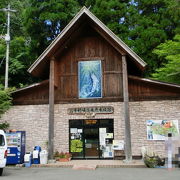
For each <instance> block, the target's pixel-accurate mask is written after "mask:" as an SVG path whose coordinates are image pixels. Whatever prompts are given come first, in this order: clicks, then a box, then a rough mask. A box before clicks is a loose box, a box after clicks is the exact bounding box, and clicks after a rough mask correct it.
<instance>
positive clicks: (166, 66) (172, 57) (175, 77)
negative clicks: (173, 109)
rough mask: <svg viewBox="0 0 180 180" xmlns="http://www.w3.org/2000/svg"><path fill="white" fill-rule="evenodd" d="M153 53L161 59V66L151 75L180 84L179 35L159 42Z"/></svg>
mask: <svg viewBox="0 0 180 180" xmlns="http://www.w3.org/2000/svg"><path fill="white" fill-rule="evenodd" d="M153 53H155V54H157V55H158V57H159V59H160V60H162V61H163V62H164V63H163V67H161V68H158V69H156V73H154V74H152V77H153V78H154V79H156V80H161V81H166V82H172V83H179V84H180V35H176V36H175V37H174V40H173V41H172V40H169V41H166V42H165V43H163V44H160V45H159V46H158V47H157V48H156V49H155V50H154V51H153Z"/></svg>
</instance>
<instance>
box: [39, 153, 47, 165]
mask: <svg viewBox="0 0 180 180" xmlns="http://www.w3.org/2000/svg"><path fill="white" fill-rule="evenodd" d="M47 162H48V152H47V151H46V150H42V151H41V152H40V164H47Z"/></svg>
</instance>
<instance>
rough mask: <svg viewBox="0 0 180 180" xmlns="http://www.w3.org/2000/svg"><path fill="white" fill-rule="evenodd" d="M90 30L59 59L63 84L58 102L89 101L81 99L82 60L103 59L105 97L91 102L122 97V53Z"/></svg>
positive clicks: (57, 96) (59, 87)
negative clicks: (79, 63) (79, 90)
mask: <svg viewBox="0 0 180 180" xmlns="http://www.w3.org/2000/svg"><path fill="white" fill-rule="evenodd" d="M87 32H88V33H84V34H86V35H84V36H80V37H79V38H77V40H76V41H75V42H74V43H73V44H72V45H71V46H70V47H68V48H67V50H66V51H64V53H63V54H62V55H61V57H59V58H58V59H57V62H58V69H59V71H58V74H57V76H58V78H59V84H58V88H57V90H56V99H55V100H56V102H69V101H70V102H72V101H76V102H86V101H89V100H82V99H81V100H80V99H78V62H79V61H90V60H101V62H102V75H103V78H102V85H103V93H102V94H103V98H102V99H94V100H92V99H91V100H90V101H91V102H92V101H95V102H97V101H104V100H105V99H111V98H112V99H114V98H122V68H121V66H122V65H121V55H120V54H119V53H118V52H117V51H116V50H115V49H114V48H113V47H112V46H111V45H110V44H109V43H108V42H106V41H105V40H104V39H103V38H101V37H100V36H99V35H98V34H97V33H95V31H93V30H87ZM112 87H113V88H112ZM105 101H106V100H105Z"/></svg>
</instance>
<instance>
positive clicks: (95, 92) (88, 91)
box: [78, 60, 102, 99]
mask: <svg viewBox="0 0 180 180" xmlns="http://www.w3.org/2000/svg"><path fill="white" fill-rule="evenodd" d="M78 72H79V73H78V80H79V98H82V99H86V98H101V97H102V69H101V61H99V60H97V61H96V60H95V61H80V62H79V64H78Z"/></svg>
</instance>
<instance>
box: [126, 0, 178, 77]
mask: <svg viewBox="0 0 180 180" xmlns="http://www.w3.org/2000/svg"><path fill="white" fill-rule="evenodd" d="M132 2H133V1H132ZM178 3H179V2H178V1H177V0H148V1H147V0H136V1H134V3H132V6H133V7H134V9H135V10H136V13H135V14H130V17H131V16H132V17H133V18H134V22H131V24H129V25H130V29H129V30H130V32H129V35H128V39H129V40H127V41H126V43H127V44H128V45H129V46H130V47H131V48H132V49H133V50H134V51H135V52H136V53H137V54H138V55H140V56H141V57H142V58H143V59H144V60H145V62H147V64H148V66H147V70H146V73H145V74H146V76H149V75H150V73H152V72H154V71H155V69H156V68H159V67H161V65H162V63H163V61H162V59H158V57H157V55H156V54H153V53H152V51H153V49H154V48H156V47H157V46H158V45H159V44H161V43H164V42H165V41H166V40H170V39H172V38H173V37H174V35H175V33H177V32H178V31H179V20H178V17H179V15H178V14H179V9H178V7H179V4H178ZM134 16H135V17H134Z"/></svg>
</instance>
